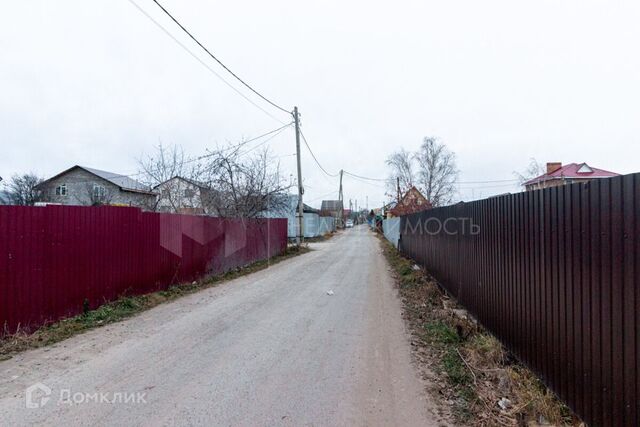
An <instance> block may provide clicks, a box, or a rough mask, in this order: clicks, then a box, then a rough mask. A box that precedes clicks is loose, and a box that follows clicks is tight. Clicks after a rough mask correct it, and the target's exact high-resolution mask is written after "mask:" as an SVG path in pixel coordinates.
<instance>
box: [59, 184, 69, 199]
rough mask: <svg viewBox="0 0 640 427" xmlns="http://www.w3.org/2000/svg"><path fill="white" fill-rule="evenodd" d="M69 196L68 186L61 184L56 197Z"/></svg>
mask: <svg viewBox="0 0 640 427" xmlns="http://www.w3.org/2000/svg"><path fill="white" fill-rule="evenodd" d="M66 195H67V184H61V185H58V186H57V187H56V196H66Z"/></svg>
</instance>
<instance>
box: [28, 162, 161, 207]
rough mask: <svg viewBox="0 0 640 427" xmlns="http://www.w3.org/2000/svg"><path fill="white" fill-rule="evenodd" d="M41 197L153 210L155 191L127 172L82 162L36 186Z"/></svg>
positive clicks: (49, 201)
mask: <svg viewBox="0 0 640 427" xmlns="http://www.w3.org/2000/svg"><path fill="white" fill-rule="evenodd" d="M36 188H37V189H38V190H40V191H41V194H42V201H43V202H45V203H56V204H61V205H78V206H97V205H112V206H135V207H139V208H142V209H147V210H152V209H153V208H154V207H155V203H156V194H155V193H153V192H152V191H151V189H150V188H149V187H147V186H146V185H144V184H141V183H139V182H138V181H136V180H134V179H132V178H130V177H128V176H126V175H120V174H117V173H113V172H107V171H103V170H99V169H93V168H88V167H85V166H78V165H76V166H73V167H71V168H69V169H67V170H65V171H62V172H60V173H59V174H57V175H55V176H53V177H51V178H49V179H47V180H45V181H43V182H41V183H40V184H38V185H37V186H36Z"/></svg>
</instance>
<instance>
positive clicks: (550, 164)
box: [547, 162, 562, 175]
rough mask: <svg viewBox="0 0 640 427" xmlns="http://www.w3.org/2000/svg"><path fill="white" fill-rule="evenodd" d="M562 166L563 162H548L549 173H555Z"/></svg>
mask: <svg viewBox="0 0 640 427" xmlns="http://www.w3.org/2000/svg"><path fill="white" fill-rule="evenodd" d="M560 168H562V162H547V175H549V174H552V173H554V172H555V171H557V170H558V169H560Z"/></svg>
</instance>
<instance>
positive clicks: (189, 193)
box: [184, 188, 196, 199]
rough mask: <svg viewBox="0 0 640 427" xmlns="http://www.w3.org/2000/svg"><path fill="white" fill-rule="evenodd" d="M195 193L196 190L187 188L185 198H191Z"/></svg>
mask: <svg viewBox="0 0 640 427" xmlns="http://www.w3.org/2000/svg"><path fill="white" fill-rule="evenodd" d="M195 195H196V192H195V191H194V190H193V189H191V188H187V189H186V190H184V198H185V199H190V198H192V197H193V196H195Z"/></svg>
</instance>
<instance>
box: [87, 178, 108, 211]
mask: <svg viewBox="0 0 640 427" xmlns="http://www.w3.org/2000/svg"><path fill="white" fill-rule="evenodd" d="M85 192H86V196H87V200H89V203H90V204H91V206H103V205H108V204H110V203H111V202H112V201H113V197H114V193H113V191H112V190H111V189H110V188H108V187H106V186H104V185H100V184H96V183H93V182H88V183H86V185H85Z"/></svg>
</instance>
